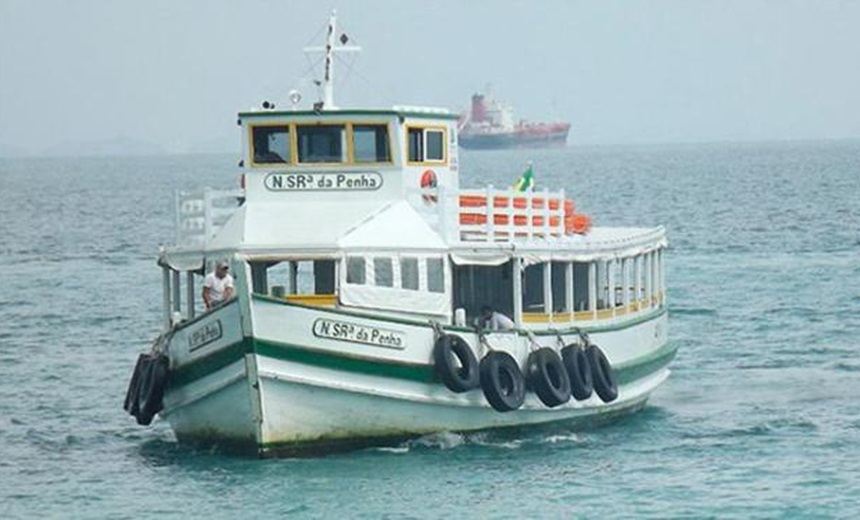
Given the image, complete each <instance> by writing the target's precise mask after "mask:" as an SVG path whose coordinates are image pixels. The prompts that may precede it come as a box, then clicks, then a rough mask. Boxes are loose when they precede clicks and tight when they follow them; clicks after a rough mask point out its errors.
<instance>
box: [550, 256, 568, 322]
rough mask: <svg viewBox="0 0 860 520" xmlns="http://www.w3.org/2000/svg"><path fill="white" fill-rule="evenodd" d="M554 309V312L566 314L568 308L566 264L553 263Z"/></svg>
mask: <svg viewBox="0 0 860 520" xmlns="http://www.w3.org/2000/svg"><path fill="white" fill-rule="evenodd" d="M551 266H552V273H551V277H552V284H551V287H552V307H553V312H565V311H569V310H570V309H568V308H567V266H568V264H567V263H566V262H552V263H551Z"/></svg>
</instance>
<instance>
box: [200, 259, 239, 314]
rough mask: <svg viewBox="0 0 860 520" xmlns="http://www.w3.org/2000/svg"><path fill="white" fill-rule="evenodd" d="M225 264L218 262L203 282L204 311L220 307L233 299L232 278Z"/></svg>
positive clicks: (228, 267)
mask: <svg viewBox="0 0 860 520" xmlns="http://www.w3.org/2000/svg"><path fill="white" fill-rule="evenodd" d="M229 271H230V266H229V265H227V262H223V261H222V262H218V263H217V264H216V265H215V270H214V271H212V272H211V273H209V274H207V275H206V278H205V279H204V280H203V303H204V304H205V305H206V310H209V309H212V308H214V307H217V306H218V305H221V304H222V303H224V302H225V301H227V300H229V299H230V298H232V297H233V291H234V289H233V277H232V276H230V273H229Z"/></svg>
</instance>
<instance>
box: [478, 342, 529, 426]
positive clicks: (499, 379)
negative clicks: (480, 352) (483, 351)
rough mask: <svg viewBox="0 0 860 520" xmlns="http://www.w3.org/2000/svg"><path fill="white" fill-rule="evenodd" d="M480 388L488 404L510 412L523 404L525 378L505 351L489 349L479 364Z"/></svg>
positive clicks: (496, 408) (500, 410) (495, 408)
mask: <svg viewBox="0 0 860 520" xmlns="http://www.w3.org/2000/svg"><path fill="white" fill-rule="evenodd" d="M480 371H481V389H482V390H483V391H484V397H486V398H487V402H488V403H490V406H492V407H493V409H494V410H496V411H498V412H510V411H511V410H516V409H517V408H519V407H520V406H522V405H523V401H525V398H526V380H525V377H523V373H522V371H521V370H520V367H519V365H517V362H516V360H515V359H514V358H513V357H511V355H510V354H508V353H507V352H502V351H500V350H494V351H491V352H490V353H489V354H487V355H486V356H484V359H482V360H481V364H480Z"/></svg>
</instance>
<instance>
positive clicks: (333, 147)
mask: <svg viewBox="0 0 860 520" xmlns="http://www.w3.org/2000/svg"><path fill="white" fill-rule="evenodd" d="M296 136H297V137H298V148H299V162H300V163H341V162H344V161H345V157H344V150H345V148H346V147H345V146H344V143H345V142H346V127H345V126H344V125H313V126H311V125H304V126H302V125H299V126H298V127H297V128H296Z"/></svg>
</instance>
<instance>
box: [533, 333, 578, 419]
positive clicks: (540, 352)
mask: <svg viewBox="0 0 860 520" xmlns="http://www.w3.org/2000/svg"><path fill="white" fill-rule="evenodd" d="M526 381H527V382H528V385H529V387H530V388H532V389H533V390H534V392H535V394H537V396H538V398H539V399H540V400H541V402H543V404H545V405H547V406H548V407H550V408H553V407H556V406H558V405H560V404H564V403H566V402H568V401H569V400H570V379H569V378H568V376H567V370H565V368H564V364H563V363H562V361H561V358H560V357H559V355H558V354H556V352H555V350H553V349H551V348H549V347H542V348H539V349H537V350H535V351H534V352H532V353H531V354H529V359H528V361H527V362H526Z"/></svg>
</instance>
